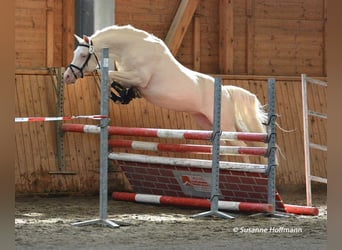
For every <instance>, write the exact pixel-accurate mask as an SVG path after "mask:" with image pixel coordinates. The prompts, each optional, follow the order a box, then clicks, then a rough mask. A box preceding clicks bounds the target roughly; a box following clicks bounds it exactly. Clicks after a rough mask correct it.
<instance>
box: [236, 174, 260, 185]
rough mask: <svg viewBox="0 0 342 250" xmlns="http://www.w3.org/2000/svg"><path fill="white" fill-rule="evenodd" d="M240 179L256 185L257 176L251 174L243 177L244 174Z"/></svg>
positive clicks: (242, 181)
mask: <svg viewBox="0 0 342 250" xmlns="http://www.w3.org/2000/svg"><path fill="white" fill-rule="evenodd" d="M240 180H241V183H244V184H251V185H255V184H256V182H255V177H251V176H248V177H247V176H246V177H243V176H241V177H240Z"/></svg>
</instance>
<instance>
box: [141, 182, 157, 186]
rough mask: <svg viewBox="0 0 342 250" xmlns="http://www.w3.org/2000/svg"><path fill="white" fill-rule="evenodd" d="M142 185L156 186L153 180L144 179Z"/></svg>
mask: <svg viewBox="0 0 342 250" xmlns="http://www.w3.org/2000/svg"><path fill="white" fill-rule="evenodd" d="M141 185H142V186H143V187H155V185H154V182H152V181H142V182H141Z"/></svg>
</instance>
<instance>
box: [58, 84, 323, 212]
mask: <svg viewBox="0 0 342 250" xmlns="http://www.w3.org/2000/svg"><path fill="white" fill-rule="evenodd" d="M215 85H216V86H220V85H221V82H220V80H219V79H216V80H215ZM215 89H216V88H215ZM215 92H218V91H217V90H216V91H215ZM268 95H269V96H268V108H269V110H268V117H269V122H268V124H267V125H268V132H267V134H260V133H240V132H226V131H224V132H221V131H220V129H219V127H218V126H217V124H216V126H217V127H218V128H216V131H215V128H214V131H203V130H175V129H154V128H127V127H113V126H110V127H108V128H107V129H108V135H111V136H116V137H117V136H133V137H151V138H176V139H191V140H205V141H208V140H211V141H213V147H211V146H209V145H195V144H166V143H157V142H146V141H137V140H134V138H133V139H132V140H122V139H118V138H116V139H110V140H108V141H106V143H107V144H108V145H109V146H110V147H113V148H119V147H120V148H126V149H129V148H130V149H133V150H144V151H158V152H159V151H160V152H162V151H166V152H194V153H211V154H212V159H213V160H214V158H215V155H216V160H217V159H219V155H220V154H234V155H235V154H247V155H261V156H265V157H267V159H268V164H267V165H263V164H250V163H248V164H247V163H239V162H226V161H219V163H214V161H213V160H203V159H188V158H179V157H162V156H151V155H146V154H136V153H117V152H112V153H109V155H108V157H109V159H111V160H115V161H116V163H117V164H118V165H119V166H120V167H121V168H122V169H123V171H124V172H125V174H126V176H127V178H128V180H129V181H130V184H131V185H132V187H133V189H134V191H135V193H124V192H114V193H113V194H112V198H114V199H117V200H126V201H137V202H147V203H158V204H168V205H170V204H173V205H182V206H192V207H201V208H208V207H210V209H211V210H210V211H209V212H205V213H204V215H208V214H209V215H210V214H215V215H219V216H221V215H222V216H221V217H225V218H232V216H229V215H226V214H223V213H221V212H219V211H218V209H220V210H230V211H247V212H265V213H269V214H275V213H278V212H285V213H295V214H306V215H317V214H318V210H317V208H313V207H304V206H295V205H288V204H284V202H283V201H282V200H281V198H280V195H279V194H278V193H277V191H276V189H275V171H276V164H275V150H276V144H275V140H276V133H275V119H276V115H275V80H274V79H269V81H268ZM217 99H218V98H215V100H217ZM214 108H216V109H218V108H220V103H219V104H217V102H216V103H215V105H214ZM214 113H215V117H217V114H219V113H220V112H218V111H217V110H215V111H214ZM101 115H103V114H101ZM61 129H62V130H63V131H64V132H80V133H94V134H98V133H100V131H101V129H102V127H99V126H96V125H84V124H68V123H64V124H62V126H61ZM107 139H108V138H107ZM215 139H216V140H217V142H218V145H216V148H215V147H214V146H215V144H214V143H215ZM220 140H244V141H259V142H260V141H262V142H267V143H268V147H267V148H262V147H260V148H258V147H223V146H221V147H220V144H219V141H220ZM217 142H216V143H217ZM218 166H219V168H218ZM212 183H213V185H212ZM195 216H197V215H195ZM200 216H201V215H200Z"/></svg>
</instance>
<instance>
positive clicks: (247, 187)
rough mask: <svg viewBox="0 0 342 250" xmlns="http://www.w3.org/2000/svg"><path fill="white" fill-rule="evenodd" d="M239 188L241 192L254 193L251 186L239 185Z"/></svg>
mask: <svg viewBox="0 0 342 250" xmlns="http://www.w3.org/2000/svg"><path fill="white" fill-rule="evenodd" d="M239 188H240V190H241V191H247V192H251V191H254V190H253V186H252V185H245V184H240V185H239Z"/></svg>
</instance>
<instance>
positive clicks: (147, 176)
mask: <svg viewBox="0 0 342 250" xmlns="http://www.w3.org/2000/svg"><path fill="white" fill-rule="evenodd" d="M143 177H144V180H146V181H153V182H156V181H157V177H156V176H153V175H144V176H143Z"/></svg>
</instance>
